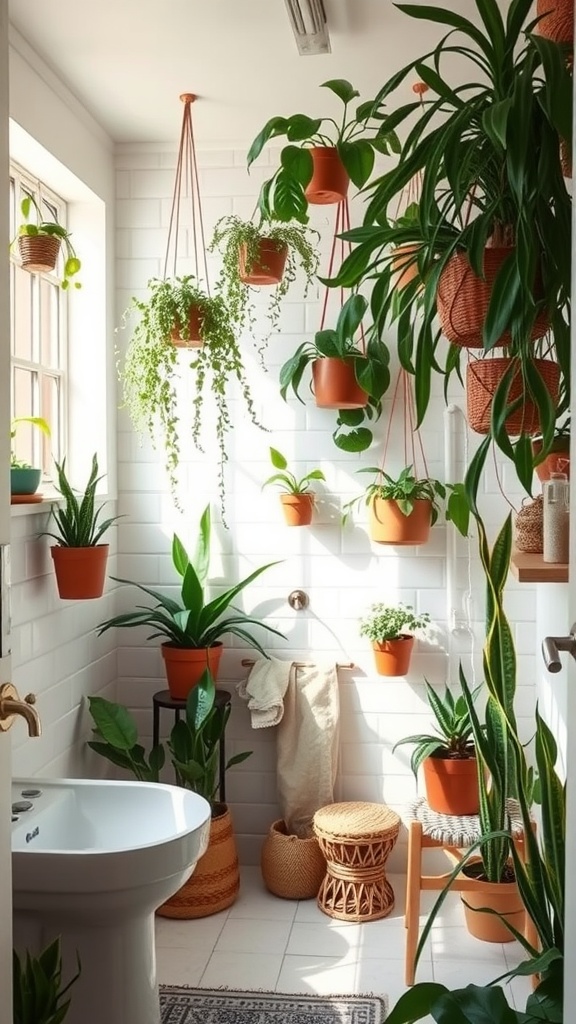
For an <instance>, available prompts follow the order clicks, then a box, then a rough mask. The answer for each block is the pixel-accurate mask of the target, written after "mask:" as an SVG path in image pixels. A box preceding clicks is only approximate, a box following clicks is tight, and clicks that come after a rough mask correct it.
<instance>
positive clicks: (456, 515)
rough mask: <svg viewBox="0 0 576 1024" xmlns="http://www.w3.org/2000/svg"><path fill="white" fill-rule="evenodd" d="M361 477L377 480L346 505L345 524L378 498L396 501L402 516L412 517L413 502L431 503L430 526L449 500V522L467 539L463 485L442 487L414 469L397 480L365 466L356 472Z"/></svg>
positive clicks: (468, 511) (466, 514)
mask: <svg viewBox="0 0 576 1024" xmlns="http://www.w3.org/2000/svg"><path fill="white" fill-rule="evenodd" d="M357 472H358V473H370V474H372V475H374V476H375V477H376V479H375V480H373V481H372V483H370V484H368V486H367V487H366V488H365V490H364V491H363V492H362V494H360V495H358V496H357V497H356V498H352V500H351V501H349V502H347V503H346V504H345V505H344V509H343V511H344V514H343V516H342V522H343V523H346V521H347V519H348V516H349V515H350V514H351V512H352V511H353V509H354V507H355V506H357V505H359V504H361V503H362V502H364V504H365V505H370V504H371V502H373V501H374V499H375V498H382V499H383V500H384V501H395V502H396V504H397V505H398V508H399V509H400V511H401V512H402V514H403V515H405V516H409V515H410V514H411V512H412V511H413V509H414V502H415V501H421V500H423V499H424V500H428V501H429V502H430V503H431V525H432V526H434V523H435V522H436V521H437V519H438V515H439V513H440V501H444V500H445V499H446V495H448V500H447V501H446V519H447V520H449V521H450V522H453V523H454V526H455V527H456V529H457V530H458V531H459V533H461V534H462V536H463V537H466V536H467V535H468V526H469V520H470V508H469V505H468V500H467V497H466V494H465V491H464V484H461V483H458V484H443V483H440V481H439V480H435V479H434V478H433V477H420V478H419V477H416V476H415V475H414V470H413V467H412V466H406V467H405V468H404V469H403V470H402V471H401V473H400V475H399V476H398V477H397V478H396V479H394V477H392V476H390V475H389V474H388V473H385V472H384V470H383V469H382V467H380V466H366V467H362V468H361V469H359V470H357Z"/></svg>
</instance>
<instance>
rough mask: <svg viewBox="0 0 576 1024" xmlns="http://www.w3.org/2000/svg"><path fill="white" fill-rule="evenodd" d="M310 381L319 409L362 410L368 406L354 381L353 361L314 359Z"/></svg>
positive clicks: (366, 400) (361, 391) (362, 391)
mask: <svg viewBox="0 0 576 1024" xmlns="http://www.w3.org/2000/svg"><path fill="white" fill-rule="evenodd" d="M312 381H313V388H314V398H315V400H316V405H317V406H318V408H319V409H364V408H365V407H366V405H367V404H368V395H367V394H366V392H365V391H364V390H363V388H361V387H360V385H359V383H358V381H357V380H356V374H355V372H354V360H353V359H337V358H336V357H332V356H326V357H324V358H323V359H315V360H314V362H313V363H312Z"/></svg>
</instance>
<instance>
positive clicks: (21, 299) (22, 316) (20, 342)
mask: <svg viewBox="0 0 576 1024" xmlns="http://www.w3.org/2000/svg"><path fill="white" fill-rule="evenodd" d="M14 273H15V279H14V310H13V315H14V355H15V356H16V358H17V359H18V358H19V359H32V282H33V277H32V274H29V273H28V271H27V270H22V267H18V266H15V267H14Z"/></svg>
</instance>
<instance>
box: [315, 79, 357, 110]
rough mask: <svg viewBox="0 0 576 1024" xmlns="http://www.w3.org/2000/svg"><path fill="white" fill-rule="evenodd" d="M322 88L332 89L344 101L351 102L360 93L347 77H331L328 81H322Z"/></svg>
mask: <svg viewBox="0 0 576 1024" xmlns="http://www.w3.org/2000/svg"><path fill="white" fill-rule="evenodd" d="M320 88H321V89H330V91H331V92H333V93H334V94H335V95H336V96H338V98H339V99H341V100H342V102H343V103H346V104H348V103H350V102H351V101H352V100H353V99H355V98H356V96H359V95H360V93H359V92H358V90H357V89H355V88H354V86H353V85H351V84H350V82H347V81H346V79H345V78H331V79H330V80H329V81H328V82H322V85H321V86H320Z"/></svg>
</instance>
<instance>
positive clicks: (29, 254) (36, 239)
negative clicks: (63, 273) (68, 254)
mask: <svg viewBox="0 0 576 1024" xmlns="http://www.w3.org/2000/svg"><path fill="white" fill-rule="evenodd" d="M60 244H61V243H60V239H59V238H57V237H55V236H54V235H20V237H19V238H18V248H19V250H20V259H21V260H22V266H23V267H24V269H25V270H29V271H31V272H32V273H35V274H36V273H40V272H44V273H46V272H48V271H50V270H55V268H56V264H57V262H58V256H59V253H60Z"/></svg>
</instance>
